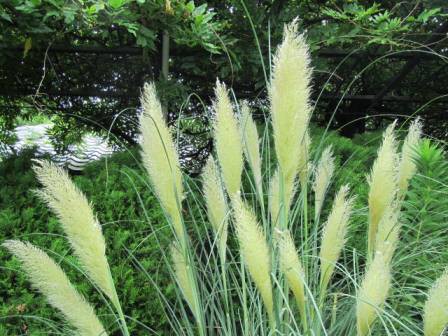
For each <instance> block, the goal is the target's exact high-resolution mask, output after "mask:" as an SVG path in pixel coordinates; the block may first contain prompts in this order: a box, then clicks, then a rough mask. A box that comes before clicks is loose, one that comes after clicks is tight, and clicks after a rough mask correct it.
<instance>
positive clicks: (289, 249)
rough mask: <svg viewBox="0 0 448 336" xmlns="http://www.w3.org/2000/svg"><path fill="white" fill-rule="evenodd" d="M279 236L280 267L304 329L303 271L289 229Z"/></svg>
mask: <svg viewBox="0 0 448 336" xmlns="http://www.w3.org/2000/svg"><path fill="white" fill-rule="evenodd" d="M280 235H281V236H280V237H279V244H278V246H279V255H280V268H281V270H282V272H283V274H285V277H286V281H287V282H288V285H289V287H290V288H291V290H292V292H293V294H294V297H295V299H296V302H297V306H298V308H299V312H300V316H301V319H302V324H303V327H304V329H305V330H306V329H307V316H306V306H305V303H306V296H305V279H306V278H305V271H304V270H303V266H302V263H301V262H300V259H299V255H298V253H297V250H296V247H295V246H294V241H293V240H292V237H291V234H290V233H289V231H286V232H283V233H281V234H280Z"/></svg>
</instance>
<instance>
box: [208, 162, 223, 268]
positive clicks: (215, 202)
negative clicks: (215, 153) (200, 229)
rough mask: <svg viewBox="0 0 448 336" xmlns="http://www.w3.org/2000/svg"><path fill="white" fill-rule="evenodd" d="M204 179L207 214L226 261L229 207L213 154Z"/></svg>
mask: <svg viewBox="0 0 448 336" xmlns="http://www.w3.org/2000/svg"><path fill="white" fill-rule="evenodd" d="M202 181H203V192H204V197H205V203H206V206H207V216H208V219H209V221H210V223H211V225H212V227H213V231H214V233H215V236H216V239H217V241H218V245H219V254H220V257H221V260H222V262H224V261H225V254H226V245H227V231H228V209H227V203H226V196H225V194H224V189H223V186H222V183H221V179H220V178H219V170H218V167H217V165H216V163H215V160H214V159H213V157H212V156H211V155H210V157H209V159H208V160H207V164H206V165H205V167H204V170H203V172H202Z"/></svg>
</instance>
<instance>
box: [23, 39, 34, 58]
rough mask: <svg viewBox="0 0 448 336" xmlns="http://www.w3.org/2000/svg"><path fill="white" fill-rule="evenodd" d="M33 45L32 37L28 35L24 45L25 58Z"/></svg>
mask: <svg viewBox="0 0 448 336" xmlns="http://www.w3.org/2000/svg"><path fill="white" fill-rule="evenodd" d="M31 47H32V40H31V37H28V38H27V39H26V40H25V45H24V46H23V58H25V57H26V55H28V52H29V51H30V50H31Z"/></svg>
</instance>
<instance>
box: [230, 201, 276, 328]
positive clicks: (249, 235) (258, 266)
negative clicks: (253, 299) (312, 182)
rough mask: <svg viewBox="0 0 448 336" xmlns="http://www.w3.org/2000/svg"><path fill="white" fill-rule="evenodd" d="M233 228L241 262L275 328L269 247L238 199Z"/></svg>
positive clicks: (234, 202) (253, 216)
mask: <svg viewBox="0 0 448 336" xmlns="http://www.w3.org/2000/svg"><path fill="white" fill-rule="evenodd" d="M233 209H234V212H235V226H236V231H237V236H238V241H239V243H240V250H241V254H242V257H243V260H244V262H245V264H246V267H247V269H248V270H249V273H250V275H251V277H252V279H253V281H254V282H255V285H256V286H257V289H258V291H259V292H260V295H261V298H262V299H263V303H264V305H265V307H266V311H267V313H268V316H269V321H270V324H271V326H272V327H275V318H274V302H273V297H272V283H271V276H270V273H271V258H270V253H269V247H268V244H267V242H266V237H265V236H264V234H263V232H262V230H261V228H260V226H259V224H258V223H257V220H256V218H255V215H254V213H253V212H252V211H251V210H250V209H249V208H248V207H247V205H245V204H244V203H243V202H242V201H241V200H240V199H239V198H238V197H235V198H234V199H233Z"/></svg>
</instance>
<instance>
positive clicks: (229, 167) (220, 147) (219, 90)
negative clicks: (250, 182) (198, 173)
mask: <svg viewBox="0 0 448 336" xmlns="http://www.w3.org/2000/svg"><path fill="white" fill-rule="evenodd" d="M215 95H216V100H215V102H214V109H215V113H216V115H215V120H214V132H215V144H216V153H217V154H218V160H219V165H220V167H221V171H222V175H223V178H224V184H225V186H226V189H227V193H228V194H229V196H230V197H233V196H234V195H235V194H236V193H237V192H239V191H240V188H241V174H242V171H243V146H242V141H241V134H240V130H239V127H238V121H237V119H236V117H235V115H234V113H233V108H232V103H231V102H230V98H229V95H228V92H227V89H226V86H225V85H224V84H223V83H221V82H219V81H217V82H216V88H215Z"/></svg>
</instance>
